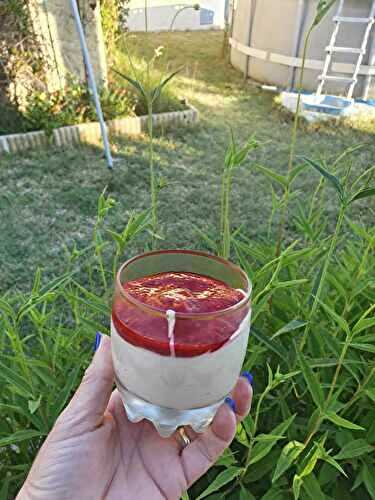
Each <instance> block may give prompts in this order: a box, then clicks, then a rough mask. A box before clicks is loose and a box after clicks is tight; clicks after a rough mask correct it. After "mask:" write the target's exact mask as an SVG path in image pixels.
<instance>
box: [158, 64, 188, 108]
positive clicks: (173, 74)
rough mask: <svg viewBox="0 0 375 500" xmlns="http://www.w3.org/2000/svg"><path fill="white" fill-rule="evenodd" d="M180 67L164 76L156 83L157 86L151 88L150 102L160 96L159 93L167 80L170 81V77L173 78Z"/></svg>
mask: <svg viewBox="0 0 375 500" xmlns="http://www.w3.org/2000/svg"><path fill="white" fill-rule="evenodd" d="M181 69H182V68H178V69H177V70H176V71H174V72H173V73H171V74H170V75H169V76H167V78H165V79H164V80H163V81H162V82H161V83H160V85H158V86H157V87H155V88H154V89H153V91H152V92H151V99H152V102H155V101H156V100H157V99H159V97H160V96H161V93H162V91H163V88H164V87H165V86H166V85H167V83H168V82H170V81H171V80H172V78H174V77H175V76H176V75H177V73H179V72H180V71H181Z"/></svg>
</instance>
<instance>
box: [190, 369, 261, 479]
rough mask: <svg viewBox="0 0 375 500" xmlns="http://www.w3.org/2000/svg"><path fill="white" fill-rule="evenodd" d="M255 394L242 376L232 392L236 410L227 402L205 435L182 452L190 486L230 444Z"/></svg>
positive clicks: (199, 435) (200, 436) (197, 438)
mask: <svg viewBox="0 0 375 500" xmlns="http://www.w3.org/2000/svg"><path fill="white" fill-rule="evenodd" d="M252 394H253V391H252V387H251V385H250V384H249V382H248V380H247V379H246V378H245V377H240V378H239V379H238V382H237V384H236V386H235V388H234V389H233V391H232V394H231V396H232V403H234V405H233V404H232V406H234V409H235V410H234V411H233V409H232V408H231V407H230V406H229V405H228V404H223V405H222V406H221V407H220V408H219V411H218V412H217V414H216V416H215V418H214V420H213V421H212V424H211V426H210V427H209V429H208V430H207V431H206V432H205V433H204V434H198V435H196V437H195V439H194V441H193V442H192V443H191V444H190V445H189V446H187V447H186V448H185V449H184V450H183V451H182V454H181V461H182V466H183V469H184V472H185V476H186V480H187V482H188V484H189V485H191V484H192V483H193V482H194V481H196V480H197V479H198V478H199V477H200V476H202V475H203V474H204V473H205V472H206V471H207V470H208V469H209V468H210V467H211V466H212V465H213V464H214V463H215V462H216V460H217V459H218V458H219V456H220V455H221V454H222V453H223V451H224V450H225V449H226V448H227V447H228V446H229V445H230V443H231V442H232V440H233V438H234V436H235V433H236V427H237V423H238V422H240V421H241V420H243V419H244V418H245V417H246V415H247V414H248V412H249V411H250V407H251V399H252ZM189 430H190V429H189ZM189 437H190V434H189Z"/></svg>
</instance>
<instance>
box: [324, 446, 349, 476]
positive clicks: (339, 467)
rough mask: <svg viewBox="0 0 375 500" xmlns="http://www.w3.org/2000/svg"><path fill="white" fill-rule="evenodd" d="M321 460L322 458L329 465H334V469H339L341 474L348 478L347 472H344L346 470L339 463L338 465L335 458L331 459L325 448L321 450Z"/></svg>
mask: <svg viewBox="0 0 375 500" xmlns="http://www.w3.org/2000/svg"><path fill="white" fill-rule="evenodd" d="M319 458H321V459H322V460H324V461H325V462H327V463H328V464H330V465H332V467H334V468H335V469H337V470H338V471H339V472H340V474H342V475H343V476H345V477H348V476H347V474H346V472H345V471H344V469H343V468H342V467H341V465H340V464H339V463H337V462H336V460H335V459H334V458H333V457H331V456H330V455H329V454H328V453H327V452H326V450H324V448H323V449H322V450H321V454H320V457H319Z"/></svg>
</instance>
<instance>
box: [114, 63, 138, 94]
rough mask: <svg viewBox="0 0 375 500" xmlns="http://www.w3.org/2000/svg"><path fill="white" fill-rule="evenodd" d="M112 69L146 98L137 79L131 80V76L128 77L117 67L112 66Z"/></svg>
mask: <svg viewBox="0 0 375 500" xmlns="http://www.w3.org/2000/svg"><path fill="white" fill-rule="evenodd" d="M112 71H114V72H115V73H116V74H117V75H119V76H121V78H124V80H126V81H127V82H128V83H130V85H132V86H133V87H134V88H135V89H136V90H138V92H139V93H140V94H141V95H142V96H143V97H144V98H145V99H146V100H147V94H146V91H145V89H144V88H143V86H142V84H141V83H140V82H138V81H137V80H133V78H130V76H127V75H124V74H123V73H121V72H120V71H118V70H117V69H114V68H112Z"/></svg>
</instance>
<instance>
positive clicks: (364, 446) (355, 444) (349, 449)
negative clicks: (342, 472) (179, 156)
mask: <svg viewBox="0 0 375 500" xmlns="http://www.w3.org/2000/svg"><path fill="white" fill-rule="evenodd" d="M374 450H375V446H371V445H370V444H368V443H367V442H366V441H365V440H364V439H355V440H354V441H351V442H350V443H348V444H346V445H345V446H344V447H343V448H341V450H340V451H339V453H337V455H335V456H334V458H335V459H336V460H344V459H347V458H354V457H360V456H361V455H366V454H367V453H371V452H373V451H374Z"/></svg>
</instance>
